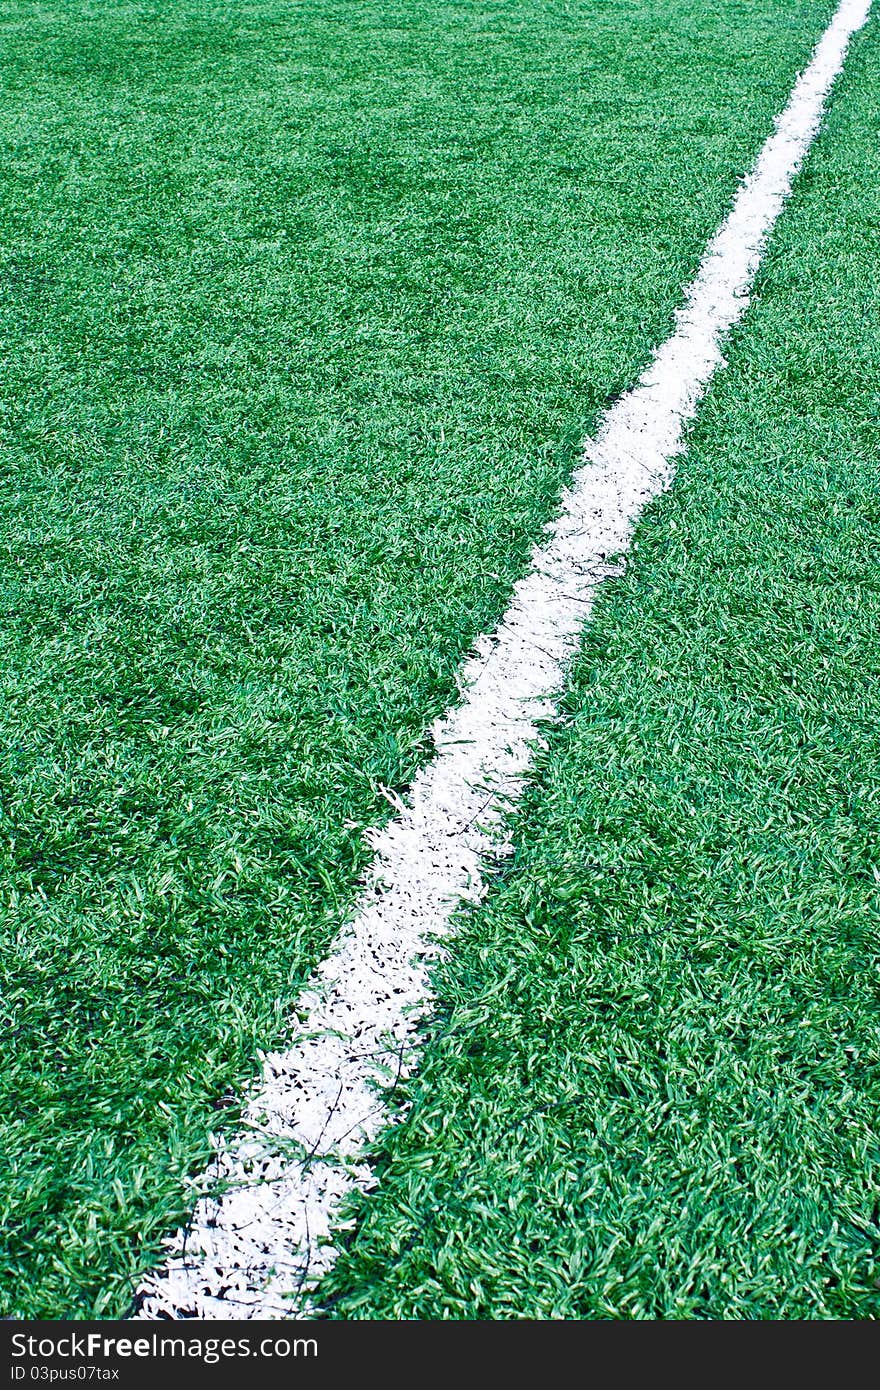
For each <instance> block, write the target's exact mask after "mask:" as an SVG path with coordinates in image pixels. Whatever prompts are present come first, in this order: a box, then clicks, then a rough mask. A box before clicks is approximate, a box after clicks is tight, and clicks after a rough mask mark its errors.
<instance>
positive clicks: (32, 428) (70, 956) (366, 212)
mask: <svg viewBox="0 0 880 1390" xmlns="http://www.w3.org/2000/svg"><path fill="white" fill-rule="evenodd" d="M828 12H829V7H827V6H823V5H815V6H814V5H803V4H795V3H791V4H784V5H783V4H780V3H773V4H770V3H765V4H757V5H749V6H747V7H746V6H741V5H738V4H736V5H735V4H716V5H714V6H705V5H701V6H695V5H686V4H680V5H670V4H668V3H666V4H659V3H657V4H654V5H639V6H637V7H632V6H622V5H607V6H602V7H600V8H598V9H597V8H596V7H594V6H586V5H571V4H569V5H563V4H559V5H555V6H552V5H544V6H539V5H535V4H531V3H530V4H525V3H520V4H514V5H509V6H504V7H499V6H495V5H484V6H479V5H477V6H465V5H448V6H438V7H433V8H432V10H431V13H430V15H426V13H425V12H424V11H423V9H422V8H421V7H417V6H410V7H407V6H397V7H393V8H389V7H388V6H382V7H376V6H371V7H360V8H359V9H358V11H357V15H356V19H354V20H353V18H352V12H351V11H350V9H349V7H347V6H341V5H337V6H326V7H323V8H320V9H317V8H315V7H309V8H308V10H306V8H305V7H295V6H290V5H280V4H277V3H275V4H267V3H263V4H259V5H242V6H238V7H236V8H234V9H233V10H232V11H230V10H229V9H228V8H227V9H224V10H222V11H221V10H219V9H216V10H215V9H211V8H210V7H209V6H204V5H202V6H186V5H173V6H163V7H161V8H158V7H151V6H126V7H119V6H115V5H114V6H109V5H91V6H88V7H86V6H84V5H77V4H73V5H67V6H64V7H62V6H60V5H58V6H36V5H27V4H16V5H14V6H13V5H10V6H7V7H6V8H5V9H4V10H2V11H0V16H2V26H3V52H4V67H3V75H2V81H3V86H2V93H0V137H2V140H3V149H4V174H5V178H4V193H5V196H4V200H3V208H2V216H3V219H4V229H3V238H2V243H0V244H2V247H3V255H4V262H5V263H4V267H3V276H2V284H3V289H4V303H3V306H2V320H0V329H2V337H3V346H4V381H5V387H4V393H3V411H4V414H3V425H2V428H3V443H4V458H5V465H4V466H5V475H4V482H3V487H4V497H3V508H2V532H0V556H2V558H3V568H4V574H3V581H2V582H3V586H4V593H5V596H6V599H7V615H6V622H5V623H4V626H3V632H2V640H3V651H2V653H0V661H2V666H0V676H2V679H3V695H4V700H3V719H4V725H5V727H4V730H3V733H2V738H3V759H4V767H3V769H2V771H3V777H4V796H3V810H4V854H5V862H4V876H5V879H6V884H5V887H4V899H3V901H4V908H5V916H4V928H3V930H4V935H5V938H6V940H5V942H4V944H5V947H6V949H5V950H4V955H3V969H4V971H5V972H8V975H9V978H8V980H7V981H4V989H5V1006H6V1007H7V1008H8V1010H9V1030H8V1034H7V1048H8V1051H7V1055H6V1058H5V1059H4V1067H3V1077H4V1085H5V1086H6V1088H7V1091H6V1095H7V1099H6V1101H5V1104H4V1115H5V1117H6V1119H5V1125H6V1129H7V1133H6V1135H5V1136H4V1140H3V1144H4V1152H5V1154H6V1155H7V1158H8V1163H7V1168H6V1178H5V1184H4V1191H3V1198H2V1201H3V1207H2V1211H3V1217H4V1230H5V1239H6V1241H7V1248H6V1253H5V1255H4V1265H3V1288H4V1297H5V1300H6V1301H5V1303H4V1305H3V1308H4V1311H11V1312H16V1313H35V1314H43V1315H54V1316H78V1315H79V1316H82V1315H87V1314H88V1313H91V1312H116V1311H121V1310H123V1308H124V1307H125V1305H126V1301H127V1299H128V1297H129V1294H130V1291H131V1288H132V1287H133V1283H134V1280H135V1278H136V1276H137V1273H138V1272H139V1270H140V1269H142V1268H143V1267H144V1265H145V1264H146V1263H148V1262H149V1259H150V1258H151V1256H152V1252H154V1251H155V1249H156V1248H157V1243H158V1238H159V1235H160V1234H161V1233H162V1232H163V1231H164V1230H167V1229H169V1228H170V1227H171V1226H173V1224H174V1223H175V1222H176V1221H177V1220H179V1219H180V1217H181V1216H182V1215H183V1211H184V1204H185V1189H184V1186H183V1177H184V1175H185V1174H186V1173H187V1172H189V1171H191V1170H193V1169H195V1168H198V1167H199V1166H201V1164H202V1163H203V1162H204V1160H205V1158H206V1156H207V1140H206V1136H207V1132H208V1129H209V1128H210V1127H211V1126H212V1125H217V1124H218V1123H220V1122H221V1121H222V1119H223V1116H224V1113H225V1111H224V1110H222V1109H221V1110H218V1109H215V1108H214V1107H216V1106H218V1105H222V1103H223V1100H224V1097H225V1096H227V1095H228V1094H235V1093H236V1092H237V1090H238V1088H239V1087H240V1085H241V1083H242V1081H243V1080H245V1079H246V1078H247V1077H248V1076H249V1075H251V1074H252V1073H253V1070H254V1068H255V1061H256V1057H255V1054H256V1050H257V1048H258V1047H259V1046H267V1045H269V1044H271V1042H272V1041H273V1040H275V1039H277V1038H278V1037H280V1036H281V1035H282V1032H283V1018H284V1012H285V1008H286V1006H287V1004H288V1003H289V1001H290V999H291V998H293V997H295V993H296V991H297V989H298V988H299V986H300V984H301V982H302V980H303V979H304V977H305V975H306V973H307V971H308V969H309V967H310V966H311V964H313V963H314V961H315V960H316V959H317V958H320V957H321V956H322V955H323V954H324V952H325V951H326V948H327V945H328V943H329V941H330V939H331V937H332V935H333V933H334V931H335V929H336V927H337V926H338V923H339V921H340V920H341V918H342V916H343V915H344V913H345V911H346V909H347V906H348V904H349V903H350V901H351V895H352V892H353V883H354V877H355V874H356V872H357V870H358V869H359V868H360V867H361V866H362V865H363V862H364V852H363V850H362V848H361V844H362V841H361V838H360V834H361V829H362V827H363V826H364V825H365V824H369V823H375V822H377V821H379V820H381V819H382V817H383V815H384V814H385V809H384V808H385V805H386V803H385V801H384V799H383V797H382V794H381V788H382V786H387V787H391V788H402V787H403V786H404V785H405V784H406V783H407V782H408V780H409V779H410V777H411V775H412V772H413V769H414V767H415V766H416V765H417V764H418V763H419V761H420V760H421V759H422V758H423V757H424V754H425V751H426V750H425V743H424V732H425V729H426V728H427V726H428V723H429V721H430V719H431V717H433V716H434V715H436V714H438V713H439V712H440V711H441V710H442V709H443V708H445V706H446V705H447V704H448V702H449V699H450V698H451V696H452V695H453V693H454V681H453V673H454V670H455V669H456V667H457V665H458V663H459V661H460V659H461V656H462V654H463V653H464V652H465V651H466V650H467V648H468V646H469V644H470V643H471V641H472V640H473V638H474V636H475V635H476V634H477V633H478V632H480V631H482V630H484V629H487V628H489V627H491V626H492V624H493V622H494V621H495V620H497V617H498V616H499V615H500V613H501V612H502V611H503V608H504V606H505V604H506V601H507V596H508V594H509V589H510V584H511V582H512V580H513V579H514V578H515V577H516V575H517V574H518V573H519V572H520V571H521V569H522V567H523V565H524V564H525V561H526V557H527V553H528V546H529V543H530V541H531V540H532V539H533V538H534V537H535V536H536V535H537V534H538V532H539V530H540V526H541V524H542V522H543V521H544V520H545V519H546V517H547V516H548V515H550V513H551V512H552V508H553V503H554V498H555V497H556V495H557V492H558V488H559V485H560V481H561V480H562V479H563V478H564V477H565V476H566V475H567V473H568V471H569V470H570V468H571V465H572V462H573V457H574V453H575V450H576V447H577V445H578V444H579V442H580V440H581V438H582V437H583V436H584V435H585V434H586V433H588V432H589V427H590V425H591V424H592V422H593V419H594V417H595V413H596V411H597V410H598V408H599V407H600V406H601V405H602V404H604V402H605V401H606V400H607V398H608V397H609V396H611V395H613V394H614V393H615V392H617V391H619V390H621V389H623V388H624V387H625V386H627V385H628V384H629V383H630V382H631V381H632V379H633V378H634V376H635V375H636V374H637V372H638V370H639V369H640V368H641V366H642V364H643V362H644V361H645V360H646V358H647V356H648V354H649V351H650V349H651V347H652V346H653V345H654V344H655V343H656V342H657V341H659V340H660V339H661V338H662V337H663V336H664V335H665V332H666V331H667V330H668V324H669V318H670V314H671V311H672V308H673V306H674V304H675V303H676V302H677V298H678V292H679V288H680V286H681V284H682V283H684V282H685V281H686V280H687V279H688V278H689V276H690V275H691V274H692V273H693V269H694V268H695V264H696V260H697V258H698V256H699V254H700V251H701V249H702V246H703V245H704V243H705V240H706V238H707V236H708V235H709V234H710V232H711V231H712V230H713V229H714V227H715V226H716V225H717V223H718V222H719V221H720V218H721V216H722V215H723V212H724V211H725V209H726V206H727V204H728V202H729V199H730V196H731V193H732V190H733V187H734V185H735V181H736V179H737V177H738V176H739V174H740V173H741V171H742V170H743V169H744V168H747V167H748V166H749V164H750V162H751V159H752V158H753V155H754V152H755V150H756V149H757V147H758V145H759V144H760V142H761V140H762V139H763V138H764V136H765V135H766V133H767V130H768V128H769V124H770V120H771V117H772V115H773V114H774V113H775V112H776V111H777V110H778V109H779V108H780V107H781V105H782V103H783V101H784V99H785V96H786V94H787V91H788V89H789V87H790V85H791V79H792V76H793V74H794V71H795V69H796V67H797V66H798V65H799V64H801V63H803V62H804V61H805V60H806V57H807V55H808V53H809V50H810V48H811V46H812V43H813V42H814V40H815V38H816V36H817V34H818V33H819V32H820V30H821V27H822V25H823V24H824V22H825V20H826V18H827V14H828ZM487 37H491V40H492V42H491V44H488V43H487ZM343 74H345V75H346V80H345V81H343V80H342V75H343ZM353 74H354V76H352V75H353ZM465 97H466V98H467V100H466V101H465V100H464V98H465ZM658 133H659V134H658ZM661 136H662V138H660V137H661ZM487 306H491V307H490V309H487ZM230 1119H231V1120H234V1115H231V1116H230ZM376 1306H379V1304H378V1303H377V1305H376Z"/></svg>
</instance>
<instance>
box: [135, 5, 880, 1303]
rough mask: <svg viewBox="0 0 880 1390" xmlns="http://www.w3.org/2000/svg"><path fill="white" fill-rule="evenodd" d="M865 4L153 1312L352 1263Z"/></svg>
mask: <svg viewBox="0 0 880 1390" xmlns="http://www.w3.org/2000/svg"><path fill="white" fill-rule="evenodd" d="M869 10H870V0H844V3H842V4H841V5H840V7H839V9H838V11H837V12H836V14H835V16H834V19H833V21H832V23H831V24H830V25H829V27H828V29H827V30H826V32H825V34H824V35H823V37H822V40H821V42H820V43H819V44H818V46H817V48H816V51H815V53H814V55H813V58H812V60H811V62H810V64H809V66H808V68H807V69H806V70H805V71H804V72H803V73H802V74H801V75H800V76H799V78H798V80H797V82H796V84H795V86H794V89H793V91H792V94H791V97H790V99H789V102H788V103H787V105H786V109H785V111H784V112H783V113H781V115H780V116H779V118H778V120H777V122H776V123H775V129H774V131H773V134H772V136H771V137H770V138H769V139H768V141H767V142H766V144H765V145H764V146H763V148H762V150H761V152H760V155H759V157H758V160H757V162H756V165H755V168H754V169H753V170H752V171H751V172H750V173H749V174H748V176H747V177H746V178H745V179H744V181H743V184H742V186H741V188H740V189H739V191H738V193H737V196H736V199H735V202H734V206H733V208H732V209H731V212H730V214H729V216H728V217H727V219H725V222H724V225H723V226H722V228H721V229H720V230H719V232H718V234H717V235H716V236H715V237H713V238H712V240H711V242H710V244H709V246H708V247H707V248H706V251H705V253H704V256H703V258H702V260H701V264H700V270H699V273H698V275H697V277H696V279H695V280H694V282H693V283H692V284H691V286H689V287H688V289H687V291H686V293H685V296H684V305H683V307H682V308H681V309H680V310H679V311H677V314H676V328H675V331H674V333H673V334H672V335H671V337H670V338H669V339H667V341H666V342H665V343H664V344H663V345H662V346H661V347H660V348H659V349H658V351H657V353H656V354H655V356H654V358H653V360H652V362H651V363H650V364H649V366H648V368H647V369H646V371H645V372H644V373H643V374H642V376H641V378H640V380H639V383H638V386H637V387H636V388H635V389H634V390H633V391H632V392H628V393H626V394H625V395H624V396H623V397H621V398H620V399H619V400H618V401H617V402H615V404H614V405H613V406H612V407H611V408H610V409H609V411H608V412H607V415H606V416H604V417H603V419H602V420H601V421H600V423H599V426H598V429H597V434H596V437H595V439H593V440H590V441H588V442H587V443H586V445H585V448H584V462H583V464H582V465H581V466H579V467H578V468H577V470H576V471H575V473H574V476H573V479H572V483H571V486H570V487H569V488H568V489H567V490H566V493H565V495H564V498H563V503H562V509H561V512H560V516H559V519H558V521H557V522H556V523H555V524H554V525H553V527H552V533H551V537H550V539H549V540H548V541H547V542H546V543H545V544H544V545H542V546H541V548H540V550H539V551H538V552H536V553H534V554H533V556H532V561H531V569H530V571H529V574H528V576H527V577H526V578H525V579H524V580H522V581H521V582H520V583H518V584H517V586H516V587H515V590H514V595H513V599H512V602H511V604H510V606H509V607H508V609H507V611H506V612H505V614H504V616H503V618H502V620H501V622H500V624H499V626H498V628H497V629H496V631H495V633H494V634H492V636H491V637H487V638H486V639H484V640H481V652H480V654H479V656H478V657H477V658H476V659H475V660H473V661H470V662H468V663H467V664H466V665H465V667H464V668H463V670H462V672H461V675H460V677H459V681H460V684H461V686H462V688H463V691H464V695H463V698H462V699H461V701H460V702H457V703H456V705H454V706H453V708H452V709H451V710H450V712H449V714H448V715H447V716H446V718H444V719H443V720H442V721H439V722H438V723H437V724H436V725H435V726H434V729H433V731H432V738H433V742H434V747H435V751H434V755H433V757H432V759H431V761H430V763H429V764H428V766H427V767H426V768H425V769H423V770H422V771H420V772H419V773H418V774H417V776H416V777H415V778H414V780H413V783H412V785H411V787H410V789H409V791H408V793H407V798H406V804H405V805H403V806H401V807H400V809H399V814H398V815H397V816H396V817H395V819H394V821H393V822H392V823H391V824H390V825H389V826H388V828H387V830H386V831H385V832H384V833H383V834H382V835H381V836H378V837H377V836H371V837H370V843H371V848H372V849H373V850H374V854H375V858H374V862H373V863H372V865H371V866H370V871H369V875H368V877H367V881H366V884H365V886H364V888H363V890H362V892H361V893H360V894H359V898H358V903H357V906H356V908H355V911H354V915H353V920H352V922H351V924H350V926H347V927H346V929H345V931H344V932H343V933H342V935H341V938H340V940H339V941H338V943H337V944H336V945H335V946H334V948H333V950H332V952H331V953H330V955H329V956H328V958H327V959H326V960H325V961H324V962H322V963H321V965H320V967H319V970H318V971H317V972H316V974H315V976H314V977H313V978H312V980H310V982H309V985H308V986H307V988H306V990H305V992H304V994H303V996H302V997H301V998H300V999H299V1000H298V1001H297V1004H296V1008H295V1014H296V1015H297V1017H298V1020H299V1021H298V1024H297V1026H296V1028H295V1029H294V1030H292V1036H291V1038H290V1040H289V1042H288V1045H287V1047H286V1048H285V1050H284V1052H283V1053H272V1054H271V1055H270V1056H269V1057H268V1058H267V1059H266V1063H265V1067H264V1072H263V1077H262V1079H261V1083H260V1084H259V1086H257V1087H256V1088H255V1089H254V1091H253V1093H252V1095H251V1096H250V1097H249V1100H248V1104H247V1107H246V1110H245V1112H244V1116H243V1125H242V1131H241V1134H240V1136H238V1137H237V1138H236V1139H234V1140H233V1141H232V1142H230V1143H229V1144H228V1145H226V1146H225V1147H224V1149H223V1151H222V1153H218V1156H217V1159H216V1160H215V1161H212V1163H211V1165H210V1166H209V1168H208V1170H207V1172H206V1173H205V1174H204V1177H203V1179H202V1181H201V1182H200V1183H199V1184H198V1191H199V1192H200V1193H204V1192H207V1194H208V1195H206V1196H204V1197H202V1199H201V1200H200V1201H199V1202H198V1204H197V1206H196V1208H195V1211H194V1214H193V1217H192V1220H191V1221H190V1222H188V1223H187V1225H186V1227H185V1228H184V1229H183V1230H182V1231H181V1232H180V1233H179V1235H178V1237H177V1239H176V1241H175V1243H174V1247H173V1250H174V1254H173V1258H172V1259H171V1260H170V1261H169V1263H168V1265H167V1267H165V1268H163V1269H162V1270H160V1271H159V1272H158V1273H157V1274H156V1275H152V1276H150V1277H149V1278H148V1279H147V1280H146V1281H145V1283H144V1285H143V1286H142V1288H141V1290H139V1293H138V1300H137V1301H138V1311H139V1316H141V1317H169V1316H171V1317H175V1318H180V1317H183V1318H193V1317H200V1318H212V1317H230V1316H231V1317H235V1318H260V1317H279V1316H280V1317H289V1316H291V1315H294V1316H303V1315H308V1314H309V1313H311V1312H313V1311H314V1304H313V1302H312V1299H311V1294H312V1291H313V1289H314V1287H315V1285H316V1284H317V1283H318V1282H319V1281H320V1278H321V1276H322V1274H323V1273H325V1272H326V1271H327V1270H328V1269H329V1268H330V1267H332V1264H333V1262H334V1259H335V1256H336V1253H337V1249H338V1241H336V1240H335V1239H334V1238H335V1236H336V1234H337V1231H338V1229H339V1215H340V1212H339V1208H340V1198H341V1197H342V1196H343V1195H346V1194H347V1195H348V1196H351V1195H352V1193H353V1191H354V1190H360V1191H361V1192H364V1193H369V1192H371V1191H372V1190H373V1188H374V1186H375V1173H374V1171H373V1169H372V1168H371V1167H370V1165H369V1164H365V1163H364V1162H363V1151H364V1147H365V1145H366V1144H368V1143H369V1141H370V1140H372V1139H373V1138H374V1137H375V1136H376V1134H377V1132H378V1130H379V1129H380V1128H381V1126H382V1124H383V1121H384V1120H386V1118H387V1111H386V1109H385V1106H384V1105H383V1103H382V1097H381V1096H377V1094H376V1086H377V1085H379V1086H381V1087H382V1088H383V1089H386V1090H387V1089H388V1088H389V1087H390V1088H391V1096H392V1099H393V1097H394V1094H395V1092H396V1091H397V1090H398V1087H399V1083H400V1080H401V1076H402V1074H403V1073H409V1072H411V1071H412V1069H413V1067H414V1066H417V1065H418V1046H417V1038H416V1037H414V1028H415V1027H416V1022H417V1019H416V1017H415V1016H416V1015H418V1014H423V1013H424V1009H425V1003H426V995H427V994H428V981H427V979H426V977H425V963H426V962H425V957H426V955H427V958H428V960H430V959H433V958H435V957H436V938H437V936H438V934H445V932H447V931H448V929H449V925H450V922H451V918H452V917H453V916H454V914H455V911H456V908H457V907H460V906H461V905H462V903H463V902H465V901H470V902H474V901H479V900H480V898H481V897H482V896H483V893H484V891H485V883H486V879H487V877H488V873H487V870H489V868H490V865H491V861H492V860H493V859H497V857H498V854H499V835H498V830H499V826H498V822H499V819H500V817H501V816H502V815H503V814H504V813H505V811H509V809H510V808H511V807H512V806H515V804H516V801H517V799H518V797H519V795H520V792H521V789H522V777H523V773H524V772H525V771H526V770H527V769H528V767H529V765H530V762H531V757H532V753H533V749H534V744H535V742H536V740H537V739H538V737H539V730H540V727H541V723H542V721H546V720H548V719H553V718H554V717H556V715H557V708H556V705H555V701H554V698H553V697H554V696H555V695H556V693H557V692H558V691H559V690H560V689H561V688H562V687H563V685H564V683H565V677H566V675H567V668H568V666H569V664H570V662H571V659H572V657H573V655H574V654H575V652H576V648H577V644H578V639H579V635H580V631H581V629H582V627H583V625H584V623H585V622H587V621H588V620H589V616H590V611H591V608H592V603H593V601H594V599H595V596H596V592H597V589H598V587H599V586H600V585H601V583H602V581H603V579H605V578H607V577H608V575H609V572H610V573H614V572H615V571H616V570H617V569H618V568H619V563H620V562H619V558H618V557H619V555H620V554H621V552H624V551H626V550H627V549H628V547H629V543H630V540H631V533H632V526H633V522H634V521H635V520H636V519H637V517H638V515H639V513H640V512H641V511H642V510H643V508H644V506H645V505H646V502H648V501H649V500H650V499H651V498H652V497H653V496H656V495H658V494H659V493H660V492H662V491H663V490H664V489H665V488H666V487H668V486H669V483H670V481H671V477H672V471H673V462H674V458H675V456H676V455H677V454H678V453H679V452H680V450H681V442H682V432H683V428H684V425H685V421H686V420H687V419H689V418H691V417H692V416H693V413H694V410H695V409H696V407H697V404H698V401H699V398H700V397H701V396H702V394H703V393H704V391H705V389H706V386H707V384H708V382H709V379H710V378H711V376H712V374H713V372H714V371H715V370H716V369H717V367H718V366H719V365H720V363H721V362H722V360H723V359H722V356H721V342H722V341H723V340H724V339H726V337H727V336H728V334H729V332H730V329H731V327H732V325H733V324H734V323H736V322H737V321H738V320H739V318H740V317H741V315H742V314H743V312H744V310H745V308H746V307H747V304H748V298H749V290H750V286H751V281H752V278H753V275H754V271H755V269H756V268H757V264H758V263H759V260H760V256H761V253H762V251H763V249H764V246H765V244H766V239H767V236H768V234H769V233H770V231H771V230H772V227H773V224H774V222H775V220H776V218H777V217H778V215H779V213H780V212H781V210H782V208H783V207H784V203H785V198H786V196H787V195H788V193H789V191H790V188H791V180H792V177H793V175H794V174H795V173H796V172H797V170H798V169H799V167H800V165H801V163H802V161H803V158H804V155H805V153H806V152H807V150H808V149H809V146H810V144H811V142H812V140H813V138H814V137H815V134H816V132H817V131H818V128H819V126H820V124H821V119H822V114H823V109H824V105H825V101H826V99H827V96H828V93H829V91H830V89H831V87H832V85H833V82H834V79H835V77H836V76H837V75H838V73H839V71H840V68H841V66H842V64H843V62H844V61H845V56H846V50H847V47H848V44H849V41H850V39H851V37H852V34H853V32H854V31H857V30H858V28H859V27H860V26H862V25H863V24H864V23H865V21H866V19H867V16H868V12H869ZM609 559H610V564H609ZM508 849H509V845H508ZM451 949H452V951H453V952H454V950H455V944H454V942H453V943H452V945H451ZM348 1228H349V1223H348V1222H346V1223H345V1224H344V1226H343V1227H342V1229H343V1230H347V1229H348Z"/></svg>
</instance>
